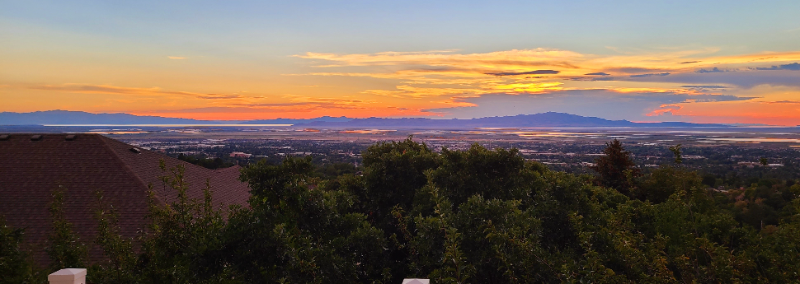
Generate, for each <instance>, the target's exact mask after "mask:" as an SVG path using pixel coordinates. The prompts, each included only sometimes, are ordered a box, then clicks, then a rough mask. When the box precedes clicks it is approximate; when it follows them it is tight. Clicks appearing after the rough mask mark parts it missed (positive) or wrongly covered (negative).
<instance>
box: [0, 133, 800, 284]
mask: <svg viewBox="0 0 800 284" xmlns="http://www.w3.org/2000/svg"><path fill="white" fill-rule="evenodd" d="M675 149H676V150H677V151H676V158H680V148H679V147H675ZM362 154H363V157H364V168H363V175H353V174H352V171H351V170H352V168H351V170H348V171H342V172H340V173H337V174H325V175H320V174H319V171H315V169H314V165H313V164H312V158H295V157H289V158H287V159H285V160H283V161H282V162H281V163H280V164H270V163H268V162H266V161H261V162H258V163H254V164H251V165H250V166H248V167H246V168H244V169H243V170H242V174H241V180H242V181H244V182H247V183H248V184H249V185H250V188H251V194H252V196H251V198H250V200H249V206H247V207H233V208H229V209H227V210H223V209H216V208H213V206H212V204H213V203H212V202H211V194H210V192H211V189H210V188H208V187H206V190H205V198H204V199H203V200H192V199H190V198H188V197H187V194H186V190H187V188H188V185H187V184H185V181H184V179H183V171H182V169H181V168H180V167H178V168H174V169H166V168H164V170H165V171H168V172H167V174H166V175H165V177H164V179H163V182H164V183H165V184H166V185H167V187H168V188H172V189H173V190H175V191H176V193H177V195H178V199H177V200H174V201H173V202H170V203H168V204H160V203H157V202H156V200H155V198H153V199H152V202H151V208H150V215H149V216H148V218H149V219H150V220H151V224H150V226H149V227H148V228H147V229H146V230H145V231H144V232H143V234H142V235H141V236H140V237H138V238H137V239H125V238H122V237H120V236H119V231H118V229H116V228H117V226H118V225H117V220H116V218H117V217H116V214H115V213H114V211H115V210H114V208H111V207H109V206H108V205H107V204H105V203H104V202H103V198H102V195H98V201H99V204H98V211H97V219H98V221H99V228H98V231H99V235H98V238H97V239H96V241H95V243H96V244H97V245H98V246H99V247H100V248H101V249H102V250H103V251H104V253H105V254H106V257H107V259H106V260H105V261H103V262H101V263H98V264H95V265H94V266H92V271H90V275H91V277H94V278H93V279H92V280H93V283H344V282H358V283H399V282H400V281H401V280H402V279H403V278H430V279H432V281H433V282H434V283H558V282H563V283H754V282H759V283H760V282H765V283H766V282H769V283H790V282H797V279H798V273H800V198H798V195H799V194H800V184H795V183H788V182H782V183H778V182H772V181H767V180H762V181H759V182H756V183H753V184H752V185H751V186H750V187H747V188H744V187H743V188H741V189H730V190H727V191H719V190H715V189H708V188H707V186H708V185H707V183H706V184H704V182H703V181H704V178H703V176H702V175H701V174H698V173H696V172H693V171H691V170H689V169H688V168H686V167H684V166H666V165H665V166H662V167H659V168H658V169H655V170H652V171H650V172H647V173H644V174H642V173H640V172H638V171H637V168H636V167H635V165H634V164H633V163H632V162H631V160H630V154H629V153H628V152H627V151H625V150H624V148H623V147H622V145H621V143H619V141H612V142H610V143H608V144H607V149H606V156H604V157H603V158H601V159H599V160H598V163H597V164H598V165H597V167H596V171H597V172H598V177H596V178H592V177H589V176H576V175H572V174H568V173H564V172H556V171H552V170H549V169H547V168H546V167H544V166H543V165H541V164H539V163H536V162H531V161H526V160H524V159H523V158H522V156H521V155H520V154H519V153H518V152H517V151H516V150H513V149H512V150H504V149H495V150H489V149H486V148H483V147H481V146H479V145H473V146H472V147H470V148H469V149H468V150H465V151H453V150H449V149H442V150H441V152H440V153H437V152H434V151H432V150H431V149H430V148H428V146H427V145H425V144H420V143H416V142H414V141H413V140H412V139H411V137H409V139H406V140H405V141H400V142H387V143H379V144H376V145H373V146H372V147H370V148H369V149H367V150H366V151H365V152H363V153H362ZM334 172H336V171H332V173H334ZM216 190H224V189H216ZM57 200H58V199H57ZM54 216H56V215H54ZM56 217H57V216H56ZM62 220H63V219H62ZM2 232H3V234H2V235H0V236H2V237H4V238H9V237H8V236H11V239H12V240H17V239H18V238H17V237H15V236H17V235H15V234H16V233H14V232H16V231H13V230H10V229H4V231H2ZM12 247H13V245H12ZM2 248H3V249H4V251H6V250H7V249H5V247H2ZM12 251H13V248H12ZM4 253H5V252H4ZM6 254H8V255H17V254H14V253H10V254H9V253H6ZM14 257H17V258H19V257H22V256H14Z"/></svg>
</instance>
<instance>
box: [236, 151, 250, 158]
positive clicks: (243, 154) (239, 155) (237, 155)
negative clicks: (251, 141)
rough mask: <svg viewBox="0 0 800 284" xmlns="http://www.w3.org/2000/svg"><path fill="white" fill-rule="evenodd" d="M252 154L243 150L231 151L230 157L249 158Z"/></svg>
mask: <svg viewBox="0 0 800 284" xmlns="http://www.w3.org/2000/svg"><path fill="white" fill-rule="evenodd" d="M250 156H253V154H247V153H245V152H233V153H231V158H250Z"/></svg>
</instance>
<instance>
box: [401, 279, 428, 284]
mask: <svg viewBox="0 0 800 284" xmlns="http://www.w3.org/2000/svg"><path fill="white" fill-rule="evenodd" d="M403 284H431V280H430V279H417V278H406V279H403Z"/></svg>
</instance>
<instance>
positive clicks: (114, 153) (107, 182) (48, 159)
mask: <svg viewBox="0 0 800 284" xmlns="http://www.w3.org/2000/svg"><path fill="white" fill-rule="evenodd" d="M161 160H163V161H164V163H165V164H166V166H167V168H172V167H175V166H177V165H183V167H184V168H185V174H184V178H185V180H186V181H187V182H188V185H189V189H188V191H187V195H188V196H189V197H190V198H197V199H199V200H202V198H203V191H202V190H203V188H205V185H206V181H207V180H208V182H209V184H210V185H211V189H212V191H213V201H214V203H215V205H216V206H227V205H234V204H238V205H246V204H247V199H248V198H249V197H250V193H249V188H248V186H247V184H245V183H243V182H241V181H239V180H238V177H239V170H240V167H239V166H234V167H230V168H226V169H221V170H210V169H206V168H203V167H200V166H197V165H193V164H190V163H187V162H184V161H181V160H178V159H175V158H172V157H168V156H165V155H163V154H161V153H158V152H153V151H148V150H145V149H140V148H137V147H134V146H131V145H128V144H125V143H123V142H120V141H117V140H114V139H110V138H107V137H104V136H101V135H97V134H75V135H72V136H70V135H68V134H11V135H0V215H4V216H5V218H6V220H7V222H8V224H9V225H11V226H14V227H17V228H25V238H26V242H27V243H29V244H32V245H34V247H36V248H37V250H35V251H34V258H35V259H36V260H37V261H38V262H40V263H44V262H46V259H47V257H46V255H45V254H44V252H43V249H38V248H44V247H45V246H46V242H47V235H48V234H49V232H50V230H51V227H52V221H51V219H50V216H49V213H48V207H49V204H50V202H51V201H52V193H53V191H54V190H56V189H58V188H62V189H64V190H65V204H64V210H65V215H66V218H67V220H68V221H69V222H71V223H72V224H73V228H74V229H75V231H76V232H77V233H78V235H79V236H80V238H81V241H82V242H84V243H86V244H87V245H90V247H92V242H93V240H94V238H95V236H96V231H97V222H96V221H95V219H94V217H93V216H94V215H93V210H95V208H96V204H97V201H96V197H95V191H97V190H101V191H103V193H104V199H106V201H107V202H110V204H111V205H112V206H114V208H116V209H117V211H118V213H119V223H120V229H121V233H122V234H123V235H124V236H127V237H134V236H136V234H137V231H138V230H140V229H143V228H144V227H145V225H146V224H147V220H146V219H145V215H146V214H147V190H148V185H152V186H153V189H154V191H155V195H156V198H157V201H158V202H160V203H162V204H164V203H169V202H171V201H173V200H175V199H176V198H177V194H176V192H175V191H174V190H172V189H169V188H165V187H164V186H163V185H162V181H161V178H160V177H161V176H164V175H166V174H165V173H164V172H163V171H162V170H161V168H160V167H159V164H160V161H161ZM101 256H102V255H101V252H100V251H99V250H98V249H97V248H92V249H90V253H89V257H90V261H94V260H98V259H99V258H100V257H101Z"/></svg>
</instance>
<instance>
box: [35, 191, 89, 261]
mask: <svg viewBox="0 0 800 284" xmlns="http://www.w3.org/2000/svg"><path fill="white" fill-rule="evenodd" d="M64 195H65V190H64V189H63V188H61V187H60V186H59V188H58V189H56V190H54V191H53V201H52V202H51V203H50V208H49V211H50V218H51V220H52V224H53V230H52V231H51V233H50V235H49V236H48V244H47V248H45V251H46V252H47V255H48V256H49V257H50V261H51V263H50V270H52V271H57V270H59V269H63V268H70V267H85V266H84V264H85V263H86V258H87V256H88V248H87V246H86V244H84V243H83V242H81V241H80V237H78V235H77V234H76V233H75V232H74V231H73V230H72V223H70V222H69V221H68V220H67V217H66V215H65V213H64V203H65V202H64V198H65V196H64Z"/></svg>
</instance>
